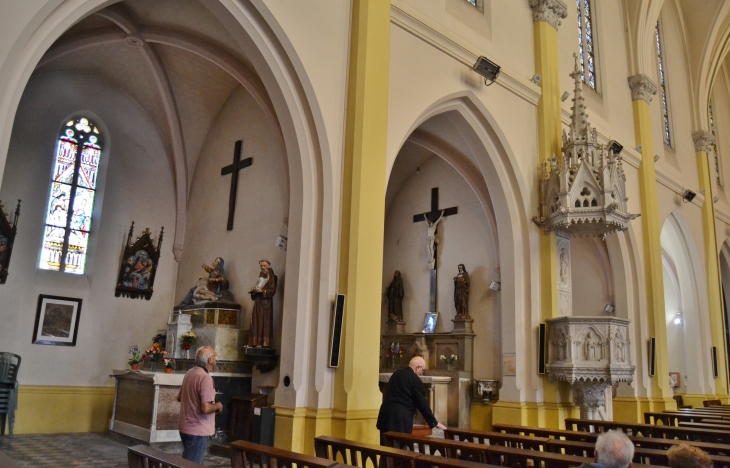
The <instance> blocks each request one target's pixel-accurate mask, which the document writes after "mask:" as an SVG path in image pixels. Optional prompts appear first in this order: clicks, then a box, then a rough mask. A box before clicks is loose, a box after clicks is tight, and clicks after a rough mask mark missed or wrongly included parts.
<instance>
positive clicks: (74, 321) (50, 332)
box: [32, 294, 81, 346]
mask: <svg viewBox="0 0 730 468" xmlns="http://www.w3.org/2000/svg"><path fill="white" fill-rule="evenodd" d="M80 314H81V299H75V298H72V297H61V296H47V295H45V294H41V295H40V296H38V310H37V311H36V317H35V327H34V329H33V341H32V342H33V344H43V345H56V346H76V335H77V334H78V331H79V315H80Z"/></svg>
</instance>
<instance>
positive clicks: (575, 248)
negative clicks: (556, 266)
mask: <svg viewBox="0 0 730 468" xmlns="http://www.w3.org/2000/svg"><path fill="white" fill-rule="evenodd" d="M570 257H571V268H572V271H571V280H572V289H573V315H576V316H590V317H595V316H605V315H607V313H606V312H604V310H603V308H604V307H605V306H606V304H613V300H612V298H611V297H610V294H609V293H610V291H611V290H612V289H613V287H612V285H611V284H610V283H612V282H613V278H612V277H611V276H610V272H611V271H610V263H608V252H607V249H606V245H605V243H604V242H603V241H600V240H599V241H598V242H597V241H596V239H595V238H592V237H590V238H574V239H571V240H570Z"/></svg>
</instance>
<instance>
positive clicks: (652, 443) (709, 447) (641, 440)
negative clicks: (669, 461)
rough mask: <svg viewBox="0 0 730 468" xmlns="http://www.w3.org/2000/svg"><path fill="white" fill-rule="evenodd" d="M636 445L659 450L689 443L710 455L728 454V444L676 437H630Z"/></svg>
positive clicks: (729, 451) (729, 447)
mask: <svg viewBox="0 0 730 468" xmlns="http://www.w3.org/2000/svg"><path fill="white" fill-rule="evenodd" d="M630 439H631V442H633V443H634V445H635V446H636V447H646V448H653V449H659V450H669V449H670V448H672V447H673V446H675V445H679V444H689V445H692V446H693V447H697V448H700V449H702V450H704V451H705V452H707V453H709V454H710V455H730V445H725V444H714V443H711V442H701V441H696V440H693V441H686V440H676V439H654V438H649V437H630Z"/></svg>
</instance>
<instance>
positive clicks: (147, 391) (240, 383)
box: [109, 370, 251, 444]
mask: <svg viewBox="0 0 730 468" xmlns="http://www.w3.org/2000/svg"><path fill="white" fill-rule="evenodd" d="M184 376H185V373H184V372H174V373H172V374H165V373H164V372H148V371H130V370H114V371H112V374H111V377H114V379H115V380H116V384H115V388H114V406H113V409H112V417H111V420H110V422H109V430H111V431H114V432H118V433H120V434H124V435H126V436H129V437H132V438H134V439H138V440H141V441H144V442H146V443H150V444H152V443H159V442H179V441H180V434H179V432H178V431H177V421H178V416H179V414H180V403H178V401H177V394H178V392H179V391H180V387H181V386H182V381H183V377H184ZM211 376H212V377H213V382H214V384H215V388H216V394H217V395H216V401H220V402H221V403H223V411H222V412H221V413H220V414H217V415H216V418H215V427H216V438H218V439H224V438H225V436H226V432H227V430H228V419H229V411H230V402H231V400H232V398H233V397H234V396H239V395H244V394H248V393H251V372H250V371H248V372H245V373H227V372H211Z"/></svg>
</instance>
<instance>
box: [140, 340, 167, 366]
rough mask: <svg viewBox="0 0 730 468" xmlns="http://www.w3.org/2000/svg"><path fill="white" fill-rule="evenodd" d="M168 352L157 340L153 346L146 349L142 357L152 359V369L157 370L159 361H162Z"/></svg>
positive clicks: (147, 359) (146, 359)
mask: <svg viewBox="0 0 730 468" xmlns="http://www.w3.org/2000/svg"><path fill="white" fill-rule="evenodd" d="M166 354H167V351H165V349H164V348H163V347H162V346H161V345H160V343H159V342H157V341H155V342H154V343H153V344H152V346H151V347H149V348H147V349H145V351H144V355H143V356H142V357H143V358H144V360H145V361H150V370H151V371H152V372H155V371H156V370H157V363H158V362H160V361H161V360H162V358H164V357H165V355H166Z"/></svg>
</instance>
